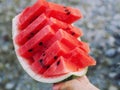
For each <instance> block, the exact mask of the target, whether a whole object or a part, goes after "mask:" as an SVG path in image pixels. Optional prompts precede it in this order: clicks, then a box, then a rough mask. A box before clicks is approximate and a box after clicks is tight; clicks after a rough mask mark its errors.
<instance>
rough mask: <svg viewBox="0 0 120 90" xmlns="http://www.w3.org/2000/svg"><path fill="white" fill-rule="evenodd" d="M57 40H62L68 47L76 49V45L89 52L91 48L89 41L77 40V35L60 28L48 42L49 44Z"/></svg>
mask: <svg viewBox="0 0 120 90" xmlns="http://www.w3.org/2000/svg"><path fill="white" fill-rule="evenodd" d="M56 40H59V41H61V42H62V43H64V44H65V45H66V46H67V47H69V48H71V49H74V48H75V47H79V48H80V49H82V50H83V51H84V52H86V53H89V52H90V49H89V46H88V44H87V43H85V42H82V41H79V40H77V39H76V38H75V37H73V36H72V35H70V34H69V33H67V32H65V31H63V30H62V29H60V30H59V31H57V32H56V34H55V36H54V37H53V38H52V39H51V40H50V41H49V42H48V43H47V44H48V45H49V44H51V43H53V42H55V41H56Z"/></svg>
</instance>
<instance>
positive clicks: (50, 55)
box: [32, 41, 69, 73]
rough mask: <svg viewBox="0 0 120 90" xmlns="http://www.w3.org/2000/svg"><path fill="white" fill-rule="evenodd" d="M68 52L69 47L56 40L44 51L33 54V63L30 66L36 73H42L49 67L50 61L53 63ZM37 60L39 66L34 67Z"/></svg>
mask: <svg viewBox="0 0 120 90" xmlns="http://www.w3.org/2000/svg"><path fill="white" fill-rule="evenodd" d="M68 52H69V49H68V48H67V47H66V46H64V45H63V44H62V43H61V42H59V41H56V42H55V43H53V44H52V45H51V46H50V47H49V48H48V49H47V50H46V51H45V52H43V53H42V55H41V53H39V52H38V53H37V54H36V55H34V57H33V58H34V61H35V63H33V64H32V68H33V69H35V70H36V72H37V73H38V72H39V73H43V72H44V70H45V69H47V67H49V66H50V65H51V64H52V63H54V62H55V61H56V60H57V59H58V57H60V56H64V55H65V54H67V53H68ZM38 62H39V68H36V67H35V66H37V64H38Z"/></svg>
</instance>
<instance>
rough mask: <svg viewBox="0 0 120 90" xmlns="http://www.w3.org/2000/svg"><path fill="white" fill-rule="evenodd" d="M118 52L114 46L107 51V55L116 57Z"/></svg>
mask: <svg viewBox="0 0 120 90" xmlns="http://www.w3.org/2000/svg"><path fill="white" fill-rule="evenodd" d="M116 54H117V51H116V50H115V49H114V48H112V49H109V50H107V51H106V52H105V55H106V56H108V57H114V56H115V55H116Z"/></svg>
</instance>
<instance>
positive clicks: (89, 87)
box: [53, 76, 100, 90]
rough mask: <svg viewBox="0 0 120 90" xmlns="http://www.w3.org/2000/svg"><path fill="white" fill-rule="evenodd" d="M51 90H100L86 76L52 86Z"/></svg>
mask: <svg viewBox="0 0 120 90" xmlns="http://www.w3.org/2000/svg"><path fill="white" fill-rule="evenodd" d="M53 90H100V89H98V88H97V87H95V86H94V85H93V84H91V83H90V81H89V80H88V78H87V77H86V76H83V77H80V78H77V79H73V80H70V81H66V82H63V83H58V84H54V85H53Z"/></svg>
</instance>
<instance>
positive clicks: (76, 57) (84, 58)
mask: <svg viewBox="0 0 120 90" xmlns="http://www.w3.org/2000/svg"><path fill="white" fill-rule="evenodd" d="M69 57H70V58H69ZM66 58H69V59H70V60H69V61H70V62H74V63H72V64H74V65H75V66H77V67H79V68H85V67H86V66H91V65H95V64H96V62H95V60H94V59H93V58H92V57H91V56H90V55H89V54H86V53H85V52H83V51H82V50H81V49H79V48H78V47H76V48H75V49H73V50H72V51H71V52H70V53H68V55H66Z"/></svg>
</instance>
